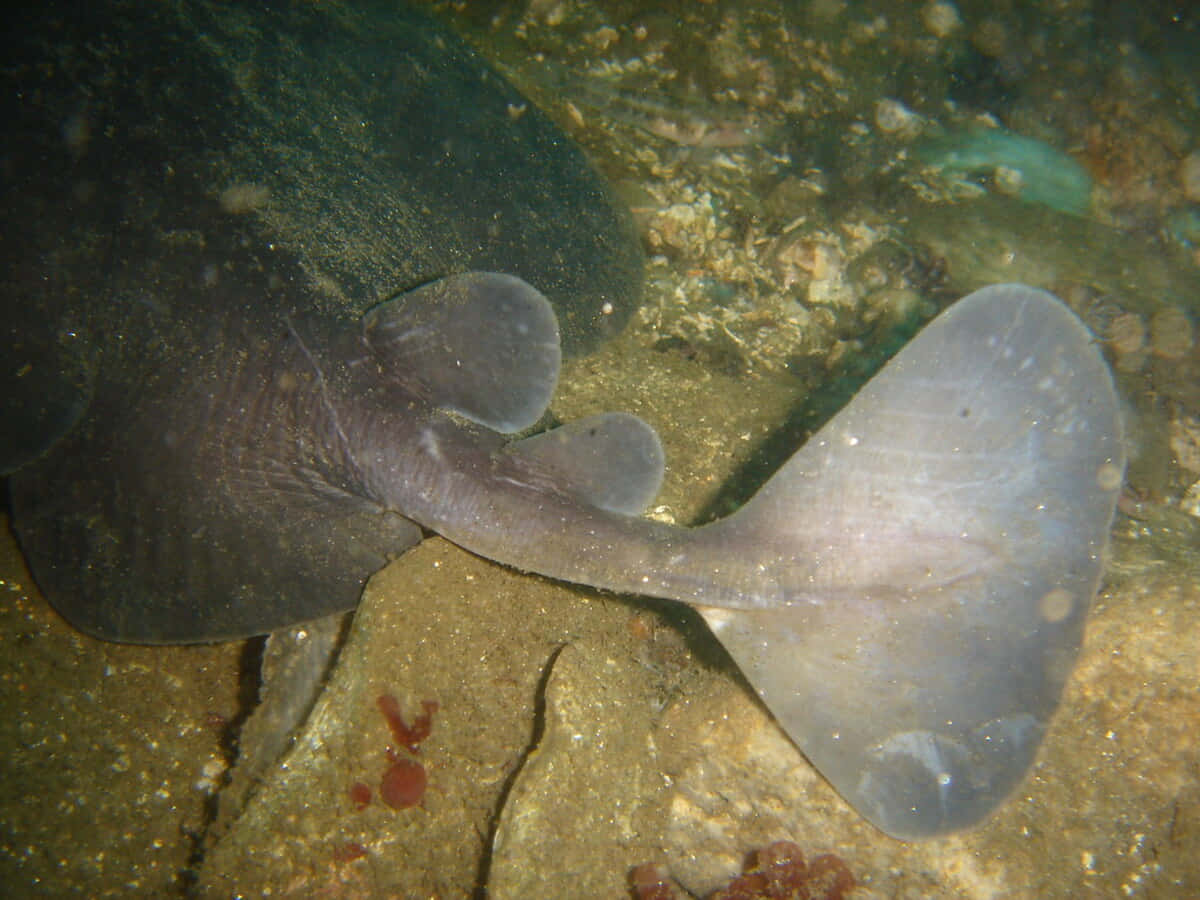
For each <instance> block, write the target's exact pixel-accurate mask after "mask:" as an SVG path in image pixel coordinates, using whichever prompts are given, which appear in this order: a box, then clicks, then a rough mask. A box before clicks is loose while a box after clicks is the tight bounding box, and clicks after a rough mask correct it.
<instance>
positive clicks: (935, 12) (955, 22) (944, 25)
mask: <svg viewBox="0 0 1200 900" xmlns="http://www.w3.org/2000/svg"><path fill="white" fill-rule="evenodd" d="M921 21H922V22H924V23H925V27H926V28H927V29H929V32H930V33H931V34H932V35H933V36H934V37H938V38H947V37H949V36H950V35H952V34H954V32H956V31H958V29H960V28H962V23H963V22H962V16H960V15H959V14H958V7H956V6H955V5H954V4H953V3H947V2H944V0H932V2H930V3H926V4H925V6H923V7H922V8H921Z"/></svg>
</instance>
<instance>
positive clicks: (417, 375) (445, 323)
mask: <svg viewBox="0 0 1200 900" xmlns="http://www.w3.org/2000/svg"><path fill="white" fill-rule="evenodd" d="M363 335H364V339H365V341H366V344H367V346H368V348H369V349H370V351H371V354H372V355H373V356H374V357H375V360H376V361H377V362H378V363H379V365H380V366H381V367H382V368H383V370H384V372H385V373H387V374H388V375H389V376H390V377H392V378H394V379H396V380H398V381H400V382H402V383H403V384H404V385H405V387H408V388H409V389H411V390H414V391H416V392H417V393H419V394H420V395H421V396H422V397H423V398H424V399H425V400H427V401H428V402H429V403H430V404H431V405H433V406H437V407H440V408H442V409H445V410H449V411H451V412H455V413H458V414H459V415H461V416H463V417H464V418H467V419H470V420H471V421H472V422H477V423H478V424H480V425H483V426H485V427H487V428H491V429H493V430H494V431H500V432H504V433H506V434H511V433H514V432H517V431H521V430H523V429H525V428H528V427H529V426H531V425H533V424H534V423H535V422H537V420H538V419H540V418H541V417H542V414H543V413H544V412H545V411H546V408H547V406H549V404H550V398H551V397H552V396H553V394H554V388H555V385H556V384H557V383H558V370H559V365H560V363H561V359H562V357H561V352H560V349H559V335H558V322H557V320H556V318H555V315H554V310H553V308H552V307H551V306H550V303H549V301H548V300H546V298H545V297H544V296H542V294H541V293H540V292H539V291H537V289H535V288H533V287H531V286H530V285H528V284H526V283H525V282H524V281H522V280H520V279H519V278H515V277H513V276H511V275H502V274H498V273H495V272H467V273H464V274H461V275H452V276H449V277H447V278H443V279H440V280H439V281H434V282H430V283H429V284H426V285H422V286H421V287H419V288H416V289H415V290H412V291H408V292H407V293H404V294H400V295H399V296H397V297H394V298H392V299H391V300H388V301H386V302H384V303H381V304H380V305H379V306H377V307H375V308H374V309H372V310H370V311H368V312H367V314H366V315H365V316H363Z"/></svg>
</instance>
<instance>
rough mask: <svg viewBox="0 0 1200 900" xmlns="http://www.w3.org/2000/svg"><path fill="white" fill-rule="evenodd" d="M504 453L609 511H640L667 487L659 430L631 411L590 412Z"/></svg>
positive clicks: (560, 487) (532, 470)
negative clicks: (664, 485) (592, 414)
mask: <svg viewBox="0 0 1200 900" xmlns="http://www.w3.org/2000/svg"><path fill="white" fill-rule="evenodd" d="M503 452H505V453H509V454H512V456H513V457H514V458H515V459H516V460H517V461H518V462H520V463H521V464H522V465H523V466H524V467H527V468H528V469H529V470H530V471H531V472H532V473H534V474H535V475H537V476H541V477H544V478H547V479H549V480H551V481H553V483H554V485H555V486H556V487H558V488H559V489H561V490H565V491H567V492H568V493H570V494H571V495H572V496H574V497H576V498H578V499H579V500H582V501H583V502H585V503H588V504H590V505H592V506H597V507H599V508H600V509H606V510H608V511H609V512H615V513H621V514H624V515H630V516H637V515H641V513H642V512H644V511H645V510H646V508H647V507H648V506H649V505H650V503H651V502H652V501H653V500H654V498H655V497H656V496H658V489H659V488H660V487H661V486H662V479H663V468H664V462H663V449H662V444H661V443H660V442H659V439H658V434H657V433H655V431H654V429H653V428H651V427H650V426H649V425H647V424H646V423H645V422H643V421H642V420H641V419H639V418H638V417H637V416H633V415H630V414H628V413H601V414H599V415H595V416H588V417H587V418H584V419H579V420H577V421H575V422H570V423H569V424H567V425H563V426H561V427H560V428H554V429H552V430H550V431H546V432H543V433H541V434H536V435H534V436H533V437H530V438H526V439H525V440H523V441H518V442H517V443H515V444H511V445H510V446H509V447H507V448H505V450H504V451H503Z"/></svg>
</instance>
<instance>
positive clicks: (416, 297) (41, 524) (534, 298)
mask: <svg viewBox="0 0 1200 900" xmlns="http://www.w3.org/2000/svg"><path fill="white" fill-rule="evenodd" d="M252 324H253V320H239V321H234V322H229V321H226V322H222V323H214V329H213V336H214V340H213V343H212V345H211V346H209V347H207V348H206V352H205V353H204V354H203V355H202V356H200V357H196V358H186V357H185V358H182V359H181V360H179V361H178V363H177V366H176V368H175V371H174V372H173V373H172V374H171V377H170V378H166V376H165V375H163V374H162V373H159V374H158V376H157V377H158V378H159V379H160V380H159V381H157V382H156V384H155V389H154V391H153V393H149V392H145V391H143V392H142V394H141V396H140V397H139V398H138V402H136V403H130V404H129V407H128V410H127V412H126V414H125V415H124V416H123V417H111V416H109V415H106V416H105V417H104V418H103V419H102V420H100V421H97V420H95V418H94V417H93V418H91V419H89V420H88V423H89V425H88V427H83V428H81V429H79V430H78V431H77V433H76V434H74V435H71V436H68V438H67V439H66V440H64V441H63V442H61V443H60V444H59V445H58V446H57V447H56V448H55V449H54V450H53V451H52V452H51V453H49V454H48V455H47V456H46V457H44V458H43V459H41V460H39V461H38V462H37V463H35V464H33V465H31V466H29V467H27V468H26V469H24V470H22V471H20V472H18V473H17V474H16V475H14V477H13V479H12V496H13V507H14V513H15V516H16V523H17V531H18V535H19V537H20V539H21V542H22V545H23V547H24V549H25V551H26V553H27V556H28V559H29V563H30V566H31V568H32V570H33V572H34V573H35V575H36V577H37V578H38V580H39V582H40V583H41V585H42V587H43V588H44V589H45V591H46V594H47V596H48V597H50V598H51V600H52V602H53V603H54V604H55V606H56V607H57V608H58V609H59V610H60V611H61V612H62V613H63V614H64V615H65V616H66V617H67V618H68V619H69V620H70V621H72V622H73V623H74V624H76V625H77V626H78V627H80V628H82V629H83V630H85V631H88V632H89V633H92V634H96V635H99V636H101V637H107V638H112V639H116V640H132V641H186V640H212V639H218V638H229V637H237V636H239V635H245V634H249V633H254V632H257V631H264V630H267V629H270V628H275V627H280V626H283V625H285V624H288V623H291V622H295V621H297V620H302V619H304V618H305V617H310V616H315V615H318V614H320V613H324V612H329V611H332V610H334V609H337V608H343V607H348V606H350V605H351V604H352V603H353V601H354V599H355V597H356V593H357V590H358V586H359V585H360V584H361V581H362V579H363V577H364V576H365V575H366V574H368V573H369V566H368V563H369V561H370V559H371V558H373V557H372V554H374V553H376V552H378V548H379V546H380V545H381V544H387V543H389V542H390V543H391V544H392V546H393V547H394V548H395V549H402V548H403V547H404V546H407V545H410V544H411V543H412V542H414V541H415V540H416V539H417V538H418V534H419V533H418V530H417V528H416V526H415V525H414V524H412V523H414V522H415V523H417V524H419V525H421V526H424V527H426V528H429V529H432V530H434V531H437V532H438V533H440V534H442V535H444V536H446V537H447V538H449V539H450V540H453V541H455V542H456V543H458V544H460V545H462V546H463V547H465V548H467V549H469V550H472V551H474V552H476V553H479V554H482V555H484V556H488V557H490V558H492V559H496V560H499V561H501V562H504V563H507V564H509V565H512V566H515V567H517V568H520V569H524V570H528V571H534V572H540V573H543V574H546V575H551V576H554V577H557V578H561V579H564V580H567V581H574V582H579V583H584V584H589V585H594V586H596V587H601V588H608V589H612V590H618V591H625V592H632V593H641V594H650V595H655V596H660V597H668V598H671V599H674V600H679V601H682V602H685V603H689V604H691V605H693V606H695V607H697V608H698V609H699V610H700V612H701V613H702V614H703V615H704V617H705V619H706V620H707V621H708V623H709V625H710V626H711V627H712V629H713V631H714V633H715V634H716V635H717V637H718V638H719V639H720V640H721V641H722V642H723V643H724V644H725V646H726V647H727V648H728V650H729V651H730V653H731V654H732V656H733V657H734V659H735V660H736V661H737V662H738V664H739V665H740V666H741V667H742V669H743V671H744V672H745V673H746V675H747V677H748V678H749V679H750V681H751V683H752V684H753V685H754V686H755V687H756V688H757V690H758V691H759V693H760V695H761V696H762V698H763V700H764V702H765V703H766V704H767V706H768V707H769V708H770V709H771V710H772V712H773V713H774V714H775V716H776V718H777V719H778V721H779V722H780V723H781V724H782V725H783V727H784V728H785V729H787V731H788V732H789V734H790V735H791V736H792V738H793V739H794V740H795V741H796V743H797V745H798V746H799V747H800V748H801V749H802V750H803V751H804V752H805V754H806V755H807V756H808V757H809V758H810V759H811V760H812V761H813V763H814V764H815V765H816V766H817V768H818V769H820V771H821V772H822V773H823V774H824V775H825V776H826V777H827V778H829V780H830V781H831V782H832V783H833V784H834V786H835V787H836V788H837V789H838V790H839V791H840V792H841V793H842V795H843V796H844V797H845V798H846V799H847V800H849V801H850V802H851V803H852V804H853V805H854V806H855V807H856V808H857V809H858V810H859V811H860V812H861V813H862V814H863V815H864V816H866V817H867V818H869V819H870V820H871V821H872V822H874V823H875V824H877V825H878V826H879V827H880V828H882V829H883V830H885V831H887V832H888V833H890V834H893V835H895V836H898V837H903V838H921V837H929V836H933V835H937V834H941V833H944V832H947V831H951V830H954V829H957V828H961V827H963V826H967V825H970V824H972V823H974V822H977V821H978V820H979V819H981V818H982V817H984V816H985V815H986V814H987V813H988V812H990V811H991V810H992V809H993V808H995V806H996V805H997V804H998V803H1000V802H1001V801H1002V800H1003V798H1004V797H1005V796H1007V794H1008V793H1009V792H1010V791H1011V790H1012V789H1013V787H1014V786H1015V785H1016V784H1017V782H1018V781H1019V780H1020V778H1021V776H1022V775H1023V774H1024V772H1025V771H1026V769H1027V768H1028V766H1029V764H1030V762H1031V761H1032V758H1033V754H1034V751H1035V750H1036V748H1037V746H1038V744H1039V742H1040V740H1041V737H1042V735H1043V734H1044V732H1045V729H1046V726H1047V723H1048V721H1049V719H1050V717H1051V715H1052V713H1053V711H1054V709H1055V707H1056V705H1057V703H1058V698H1059V695H1060V693H1061V689H1062V685H1063V683H1064V680H1065V679H1066V677H1067V675H1068V674H1069V672H1070V670H1071V666H1072V663H1073V661H1074V658H1075V654H1076V651H1077V649H1078V646H1079V641H1080V637H1081V633H1082V628H1083V623H1084V619H1085V616H1086V613H1087V609H1088V605H1089V603H1090V601H1091V598H1092V595H1093V593H1094V592H1095V590H1096V586H1097V582H1098V580H1099V577H1100V573H1101V568H1102V559H1103V555H1104V550H1105V545H1106V541H1107V535H1108V530H1109V525H1110V521H1111V518H1112V513H1113V508H1114V504H1115V499H1116V496H1117V491H1118V489H1119V487H1120V484H1121V479H1122V472H1123V467H1124V456H1123V451H1122V444H1121V434H1120V427H1119V422H1118V416H1117V404H1116V400H1115V396H1114V392H1113V386H1112V381H1111V378H1110V375H1109V373H1108V370H1107V367H1106V365H1105V363H1104V361H1103V359H1102V358H1101V356H1100V354H1099V351H1098V350H1097V348H1096V347H1095V345H1094V344H1093V343H1092V340H1091V337H1090V335H1089V334H1088V332H1087V330H1086V329H1085V328H1084V326H1083V325H1082V324H1081V323H1080V322H1079V320H1078V319H1077V318H1076V317H1075V316H1074V315H1073V314H1072V313H1071V312H1070V311H1069V310H1067V309H1066V307H1065V306H1063V305H1062V304H1061V303H1060V302H1059V301H1058V300H1057V299H1055V298H1054V297H1052V296H1051V295H1049V294H1046V293H1044V292H1042V291H1038V290H1034V289H1032V288H1028V287H1024V286H1020V285H1002V286H995V287H990V288H986V289H984V290H981V291H977V292H976V293H974V294H972V295H970V296H969V297H967V298H965V299H963V300H961V301H959V302H958V303H957V304H955V305H954V306H952V307H951V308H950V309H948V310H947V311H946V312H944V313H943V314H942V315H941V316H939V317H938V318H937V319H935V320H934V321H933V322H932V323H931V324H929V325H928V326H927V327H926V328H925V329H924V330H923V331H922V332H921V333H920V334H919V335H918V336H917V337H916V338H915V339H914V340H913V341H912V342H911V343H910V344H909V345H908V346H907V347H905V348H904V349H903V350H902V351H901V352H900V353H899V355H897V356H896V358H895V359H893V360H892V361H891V362H890V363H889V364H888V365H887V366H886V367H885V368H884V369H883V370H882V371H881V372H880V373H879V374H878V375H876V377H875V378H874V379H873V380H872V381H871V382H870V383H868V384H867V385H866V387H864V388H863V389H862V391H860V392H859V394H858V395H857V396H856V397H855V398H854V399H853V400H852V401H851V402H850V403H849V405H847V406H846V408H844V409H843V410H842V411H841V412H840V413H838V415H836V416H835V417H834V418H833V419H832V420H831V421H830V422H829V423H828V424H827V425H826V426H825V427H824V428H823V429H822V430H821V431H820V432H819V433H818V434H817V435H816V436H814V437H813V438H812V439H811V440H810V441H809V442H808V443H807V444H806V445H805V446H804V447H803V448H801V449H800V450H799V451H798V452H797V453H796V454H795V455H794V456H793V457H792V459H791V460H789V461H788V462H787V463H786V464H785V465H784V466H783V468H782V469H781V470H780V471H779V472H778V473H777V474H776V475H775V476H774V477H773V478H772V479H771V480H770V481H769V482H768V483H767V484H766V485H765V486H764V487H763V488H762V489H761V490H760V491H759V492H758V493H757V494H756V495H755V496H754V497H753V498H752V499H751V500H750V502H748V503H747V504H746V505H745V506H744V507H743V508H742V509H740V510H739V511H738V512H736V513H735V514H733V515H731V516H729V517H728V518H726V519H723V520H720V521H718V522H714V523H712V524H710V525H706V526H703V527H700V528H695V529H686V528H679V527H674V526H669V525H665V524H661V523H658V522H654V521H651V520H648V519H644V518H641V517H639V516H638V513H639V512H640V511H641V510H642V509H643V508H644V507H645V506H646V505H647V504H648V503H649V502H650V501H651V500H652V498H653V497H654V494H655V492H656V491H657V488H658V484H659V481H660V478H661V474H662V466H663V460H662V454H661V450H660V447H659V443H658V440H657V437H656V436H655V434H654V432H653V430H652V429H650V427H649V426H648V425H646V424H645V423H643V422H641V421H640V420H639V419H636V418H634V417H632V416H628V415H623V414H606V415H600V416H595V417H591V418H588V419H585V420H582V421H580V422H575V423H571V424H568V425H566V426H564V427H562V428H559V429H555V430H552V431H549V432H546V433H544V434H540V435H537V436H535V437H532V438H527V439H525V440H520V441H515V442H510V441H507V440H506V438H505V437H504V433H511V432H516V431H519V430H521V429H524V428H527V427H528V426H530V425H531V424H533V423H534V422H536V421H537V420H538V419H539V418H540V417H541V415H542V414H543V412H544V410H545V408H546V406H547V404H548V403H549V401H550V399H551V396H552V394H553V391H554V387H555V382H556V379H557V374H558V367H559V345H558V330H557V323H556V319H555V316H554V313H553V310H552V309H551V307H550V305H549V303H548V302H547V301H546V300H545V298H544V297H542V296H541V294H539V293H538V292H537V291H536V290H535V289H533V288H532V287H530V286H529V285H527V284H526V283H524V282H523V281H521V280H519V279H516V278H514V277H511V276H507V275H498V274H488V273H468V274H465V275H461V276H454V277H450V278H447V279H444V280H441V281H438V282H434V283H432V284H430V285H426V286H424V287H422V288H420V289H417V290H415V291H413V292H410V293H408V294H405V295H401V296H399V297H397V298H395V299H393V300H391V301H389V302H387V303H385V304H382V305H380V306H379V307H377V308H375V309H373V310H371V311H370V312H368V313H367V314H366V316H364V318H363V320H362V322H361V324H360V325H359V326H358V327H357V328H354V329H350V330H346V331H343V332H337V331H333V330H331V329H329V327H328V325H326V326H325V327H323V328H321V329H316V330H313V329H310V331H309V333H308V334H307V335H304V334H302V333H301V332H300V330H299V329H298V328H296V327H289V328H288V329H285V330H280V331H277V332H275V333H274V334H271V333H254V332H253V331H252V329H251V328H250V326H251V325H252ZM218 325H219V329H218ZM251 351H252V352H251ZM275 598H278V599H275ZM335 600H336V602H335Z"/></svg>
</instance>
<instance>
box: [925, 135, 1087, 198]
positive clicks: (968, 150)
mask: <svg viewBox="0 0 1200 900" xmlns="http://www.w3.org/2000/svg"><path fill="white" fill-rule="evenodd" d="M917 156H918V158H919V159H920V160H921V161H922V162H924V163H926V164H927V165H930V166H933V167H935V168H938V169H940V170H942V171H943V172H945V173H949V174H952V175H957V176H964V175H976V174H980V173H988V174H993V173H995V172H996V171H997V170H998V169H1007V170H1010V171H1011V172H1015V173H1017V175H1018V176H1019V178H1018V179H1017V183H1016V186H1015V192H1016V194H1017V196H1018V197H1020V198H1021V199H1022V200H1024V201H1025V202H1027V203H1037V204H1040V205H1041V206H1046V207H1049V208H1050V209H1055V210H1058V211H1059V212H1063V213H1067V214H1069V215H1074V216H1083V215H1086V214H1087V212H1088V208H1089V206H1090V205H1091V195H1092V178H1091V176H1090V175H1088V173H1087V170H1086V169H1084V168H1083V166H1081V165H1080V164H1079V163H1078V162H1076V161H1075V160H1074V159H1073V158H1072V157H1070V156H1069V155H1067V154H1066V153H1064V152H1063V151H1062V150H1059V149H1058V148H1056V147H1052V146H1051V145H1050V144H1047V143H1046V142H1045V141H1040V140H1038V139H1036V138H1031V137H1026V136H1024V135H1020V134H1013V133H1012V132H1011V131H1005V130H1004V129H1002V128H972V129H968V130H966V131H960V132H956V133H952V134H947V135H944V136H941V137H938V138H935V139H933V140H931V141H929V142H928V143H926V144H925V145H923V146H922V147H920V148H919V149H918V151H917Z"/></svg>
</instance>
